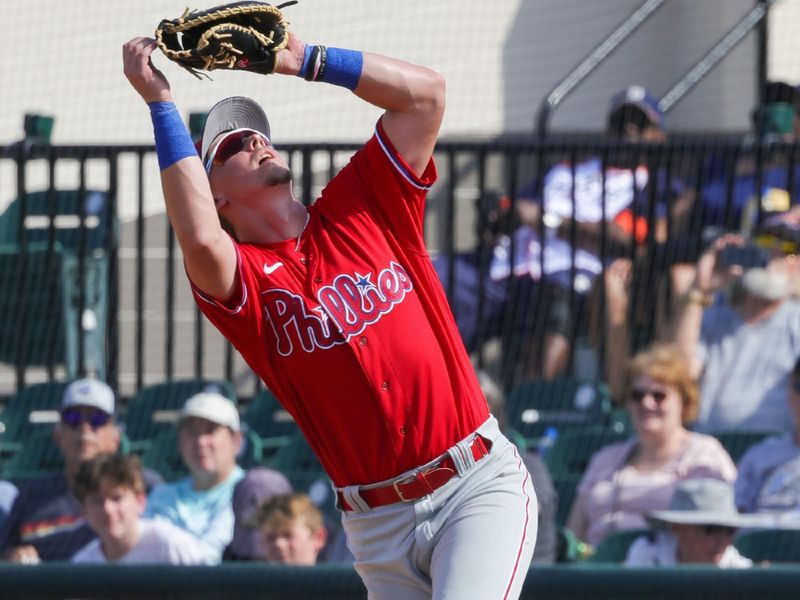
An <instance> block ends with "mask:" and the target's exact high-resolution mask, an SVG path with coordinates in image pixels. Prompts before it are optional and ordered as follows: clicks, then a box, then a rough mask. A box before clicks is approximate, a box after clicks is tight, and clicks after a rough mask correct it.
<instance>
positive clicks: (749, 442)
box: [712, 431, 780, 464]
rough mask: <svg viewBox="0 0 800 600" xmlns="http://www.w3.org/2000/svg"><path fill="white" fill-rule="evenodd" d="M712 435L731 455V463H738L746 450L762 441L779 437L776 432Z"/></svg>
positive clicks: (739, 432)
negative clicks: (774, 436)
mask: <svg viewBox="0 0 800 600" xmlns="http://www.w3.org/2000/svg"><path fill="white" fill-rule="evenodd" d="M712 435H713V436H714V437H715V438H717V439H718V440H719V442H720V443H721V444H722V446H723V448H725V450H727V451H728V454H730V455H731V458H732V459H733V462H735V463H737V464H738V463H739V460H740V459H741V458H742V456H744V454H745V452H747V450H748V449H749V448H750V447H751V446H753V445H755V444H757V443H758V442H760V441H762V440H763V439H765V438H767V437H770V436H773V435H780V432H777V431H717V432H714V433H712Z"/></svg>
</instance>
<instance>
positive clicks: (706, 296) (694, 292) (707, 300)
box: [683, 288, 714, 308]
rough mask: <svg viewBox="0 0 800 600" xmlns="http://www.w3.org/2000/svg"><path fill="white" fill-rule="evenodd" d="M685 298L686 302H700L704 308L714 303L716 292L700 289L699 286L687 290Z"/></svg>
mask: <svg viewBox="0 0 800 600" xmlns="http://www.w3.org/2000/svg"><path fill="white" fill-rule="evenodd" d="M683 299H684V302H686V304H699V305H700V306H702V307H703V308H706V307H708V306H711V305H712V304H714V294H712V293H711V292H704V291H702V290H698V289H697V288H692V289H690V290H689V291H688V292H686V295H685V296H684V297H683Z"/></svg>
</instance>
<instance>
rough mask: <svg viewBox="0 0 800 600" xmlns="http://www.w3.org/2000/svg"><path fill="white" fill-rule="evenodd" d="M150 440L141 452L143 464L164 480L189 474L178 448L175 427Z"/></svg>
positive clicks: (171, 479)
mask: <svg viewBox="0 0 800 600" xmlns="http://www.w3.org/2000/svg"><path fill="white" fill-rule="evenodd" d="M148 441H149V443H148V445H147V447H146V448H145V449H144V451H143V452H142V453H141V457H142V466H145V467H148V468H150V469H153V470H154V471H156V472H157V473H158V474H159V475H161V477H163V478H164V481H174V480H176V479H180V478H181V477H186V476H187V475H188V474H189V470H188V469H187V468H186V465H185V464H183V459H182V458H181V453H180V451H179V450H178V435H177V431H176V430H175V429H174V428H172V429H170V430H167V431H163V432H162V433H160V434H159V435H157V436H156V437H154V438H153V439H151V440H148ZM134 451H136V449H134Z"/></svg>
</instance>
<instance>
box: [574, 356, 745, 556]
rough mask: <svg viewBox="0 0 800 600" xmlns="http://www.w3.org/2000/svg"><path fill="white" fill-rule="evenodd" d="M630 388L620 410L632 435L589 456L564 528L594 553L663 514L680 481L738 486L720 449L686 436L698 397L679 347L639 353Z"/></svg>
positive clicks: (702, 436) (731, 466)
mask: <svg viewBox="0 0 800 600" xmlns="http://www.w3.org/2000/svg"><path fill="white" fill-rule="evenodd" d="M628 381H629V383H628V388H627V392H626V400H625V408H626V409H627V412H628V415H629V416H630V421H631V425H632V426H633V429H634V433H635V435H634V436H633V437H632V438H631V439H630V440H627V441H624V442H619V443H615V444H610V445H608V446H606V447H605V448H602V449H601V450H599V451H598V452H597V453H596V454H595V455H594V456H593V457H592V459H591V461H590V462H589V465H588V467H587V469H586V472H585V473H584V475H583V477H582V479H581V482H580V484H579V485H578V490H577V493H576V499H575V502H574V504H573V506H572V509H571V512H570V517H569V520H568V523H567V526H568V527H569V528H570V529H571V530H572V532H573V533H574V534H575V535H576V536H577V537H578V538H580V539H582V540H584V541H585V542H588V543H589V544H591V545H593V546H596V545H597V544H598V543H599V542H600V541H602V539H603V538H604V537H605V536H606V535H608V534H609V533H611V532H613V531H617V530H621V529H636V528H640V527H645V526H646V522H645V513H646V512H647V511H651V510H659V509H665V508H667V506H668V504H669V499H670V498H671V496H672V493H673V491H674V490H675V488H676V486H677V485H678V484H679V483H680V482H681V481H683V480H684V479H690V478H694V477H713V478H716V479H721V480H724V481H727V482H730V483H731V484H732V483H733V481H734V480H735V479H736V466H735V465H734V464H733V461H732V460H731V458H730V456H729V455H728V453H727V452H726V451H725V449H724V448H723V447H722V445H721V444H720V443H719V442H718V441H717V440H716V439H715V438H713V437H711V436H709V435H706V434H701V433H696V432H691V431H689V430H688V429H687V425H688V424H689V423H691V422H692V421H693V420H694V418H695V417H696V416H697V407H698V396H699V393H698V390H697V384H696V382H695V380H694V379H692V377H691V376H690V372H689V363H688V361H687V360H686V358H685V357H684V355H683V354H682V353H681V352H680V350H679V349H678V348H676V347H675V346H672V345H661V344H659V345H654V346H652V347H650V348H649V349H647V350H645V351H643V352H641V353H640V354H637V355H636V356H635V357H634V358H633V359H632V361H631V364H630V367H629V379H628Z"/></svg>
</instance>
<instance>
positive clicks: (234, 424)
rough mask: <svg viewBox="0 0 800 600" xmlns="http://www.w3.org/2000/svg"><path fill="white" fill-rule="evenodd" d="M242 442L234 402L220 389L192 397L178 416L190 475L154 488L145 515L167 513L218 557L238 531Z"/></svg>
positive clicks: (155, 516)
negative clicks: (237, 495) (236, 493)
mask: <svg viewBox="0 0 800 600" xmlns="http://www.w3.org/2000/svg"><path fill="white" fill-rule="evenodd" d="M241 444H242V434H241V427H240V423H239V412H238V410H237V408H236V405H235V404H234V403H233V402H231V401H230V400H229V399H228V398H226V397H225V396H223V395H221V394H217V393H215V392H201V393H199V394H195V395H194V396H192V397H191V398H189V399H188V400H187V401H186V403H185V404H184V406H183V409H182V410H181V413H180V418H179V421H178V447H179V449H180V452H181V457H182V458H183V462H184V463H185V464H186V467H187V468H188V469H189V473H190V475H189V476H188V477H185V478H184V479H179V480H178V481H175V482H172V483H165V484H163V485H160V486H157V487H156V488H154V489H153V491H152V492H151V493H150V496H149V497H148V499H147V509H146V511H145V517H149V518H153V519H167V520H169V521H171V522H172V523H174V524H175V525H177V526H179V527H182V528H183V529H185V530H187V531H189V532H190V533H193V534H194V535H195V536H196V537H197V538H198V544H201V545H202V547H203V549H204V551H205V552H206V553H207V554H208V557H209V558H210V559H211V560H213V561H217V562H218V561H219V560H220V559H221V558H222V552H223V551H224V550H225V547H226V546H227V545H228V544H229V543H230V542H231V539H232V537H233V525H234V514H233V506H232V497H233V490H234V488H235V486H236V484H237V483H238V482H239V481H240V480H241V479H242V477H244V470H242V468H241V467H239V466H238V465H237V464H236V456H237V454H238V453H239V448H240V447H241Z"/></svg>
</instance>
